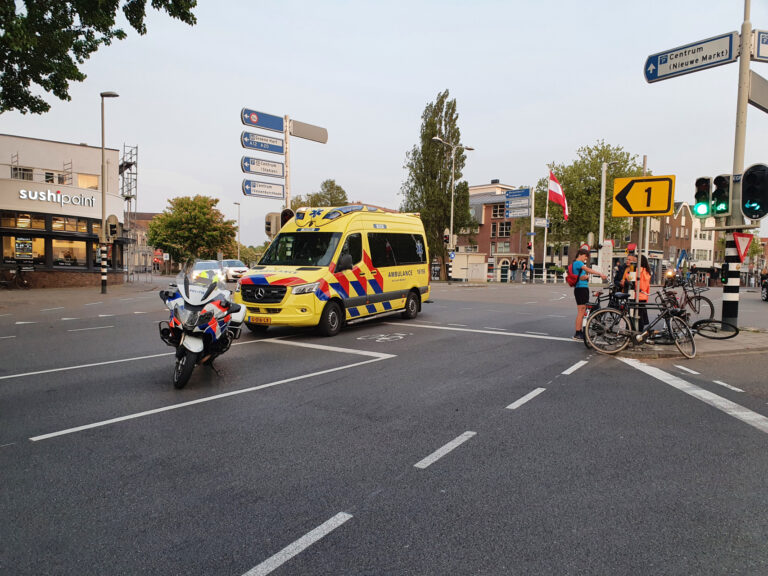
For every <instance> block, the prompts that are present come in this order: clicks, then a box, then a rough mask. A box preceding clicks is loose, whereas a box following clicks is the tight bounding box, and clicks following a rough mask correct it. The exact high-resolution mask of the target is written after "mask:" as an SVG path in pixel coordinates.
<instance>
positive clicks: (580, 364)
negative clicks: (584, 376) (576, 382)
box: [561, 360, 587, 376]
mask: <svg viewBox="0 0 768 576" xmlns="http://www.w3.org/2000/svg"><path fill="white" fill-rule="evenodd" d="M586 363H587V361H586V360H579V361H578V362H576V364H574V365H573V366H571V367H570V368H568V370H566V371H564V372H561V374H565V375H566V376H567V375H569V374H573V373H574V372H576V370H578V369H579V368H581V367H582V366H584V365H585V364H586Z"/></svg>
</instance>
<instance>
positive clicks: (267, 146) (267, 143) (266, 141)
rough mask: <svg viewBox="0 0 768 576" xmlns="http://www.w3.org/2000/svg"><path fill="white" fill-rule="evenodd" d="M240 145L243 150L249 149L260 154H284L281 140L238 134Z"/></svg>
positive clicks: (247, 133)
mask: <svg viewBox="0 0 768 576" xmlns="http://www.w3.org/2000/svg"><path fill="white" fill-rule="evenodd" d="M240 144H242V145H243V148H250V149H251V150H261V151H262V152H271V153H272V154H285V143H284V142H283V139H282V138H273V137H271V136H262V135H261V134H254V133H252V132H243V133H242V134H240Z"/></svg>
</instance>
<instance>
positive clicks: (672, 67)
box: [644, 32, 739, 82]
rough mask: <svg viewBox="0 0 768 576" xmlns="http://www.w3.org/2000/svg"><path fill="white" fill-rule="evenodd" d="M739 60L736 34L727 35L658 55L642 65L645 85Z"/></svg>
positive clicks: (729, 33) (737, 35)
mask: <svg viewBox="0 0 768 576" xmlns="http://www.w3.org/2000/svg"><path fill="white" fill-rule="evenodd" d="M738 57H739V33H738V32H728V33H727V34H721V35H720V36H715V37H713V38H707V39H706V40H700V41H698V42H694V43H692V44H686V45H685V46H680V47H678V48H672V49H671V50H665V51H664V52H659V53H658V54H651V55H650V56H648V59H647V60H646V61H645V69H644V73H645V80H646V82H658V81H659V80H666V79H667V78H674V77H675V76H682V75H683V74H689V73H691V72H696V71H698V70H702V69H704V68H713V67H715V66H721V65H722V64H728V63H730V62H735V61H736V60H737V58H738Z"/></svg>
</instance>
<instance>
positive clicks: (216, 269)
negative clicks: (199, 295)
mask: <svg viewBox="0 0 768 576" xmlns="http://www.w3.org/2000/svg"><path fill="white" fill-rule="evenodd" d="M203 272H205V276H207V277H208V278H209V279H211V280H212V279H213V277H214V276H216V279H217V280H224V276H225V274H224V269H223V268H222V267H221V262H219V261H218V260H197V261H195V263H194V264H193V266H192V270H191V271H190V273H189V277H190V280H195V279H197V277H198V276H200V275H201V274H203Z"/></svg>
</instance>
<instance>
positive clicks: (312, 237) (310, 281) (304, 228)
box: [234, 205, 430, 336]
mask: <svg viewBox="0 0 768 576" xmlns="http://www.w3.org/2000/svg"><path fill="white" fill-rule="evenodd" d="M429 280H430V275H429V253H428V250H427V242H426V234H425V233H424V225H423V224H422V222H421V218H420V217H419V215H418V214H399V213H391V212H383V211H382V210H380V209H377V208H375V207H372V206H362V205H351V206H341V207H336V208H300V209H299V210H298V211H297V212H296V215H295V216H294V217H293V218H291V219H290V220H288V222H286V223H285V224H284V225H283V227H282V229H281V230H280V233H279V234H278V235H277V237H276V238H275V239H274V240H273V241H272V243H271V244H270V245H269V248H268V249H267V251H266V252H265V253H264V256H263V257H262V258H261V260H260V261H259V264H258V265H257V266H255V267H253V268H251V269H250V270H249V271H248V272H247V273H246V274H245V275H243V277H242V278H241V279H240V280H239V281H238V283H237V288H236V289H235V298H234V299H235V302H237V303H238V304H241V305H243V306H245V307H246V310H247V312H246V316H245V325H246V326H247V327H248V328H249V329H250V330H251V331H252V332H262V331H264V330H266V329H267V328H268V327H269V326H316V327H317V328H318V330H319V331H320V333H321V334H323V335H325V336H334V335H336V334H338V332H339V330H341V328H342V326H343V325H344V324H353V323H356V322H361V321H363V320H369V319H371V318H380V317H382V316H386V315H390V314H400V315H401V316H402V317H403V318H407V319H412V318H416V315H417V314H418V313H419V312H420V311H421V304H422V302H424V301H425V300H427V299H428V298H429V291H430V285H429Z"/></svg>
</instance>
